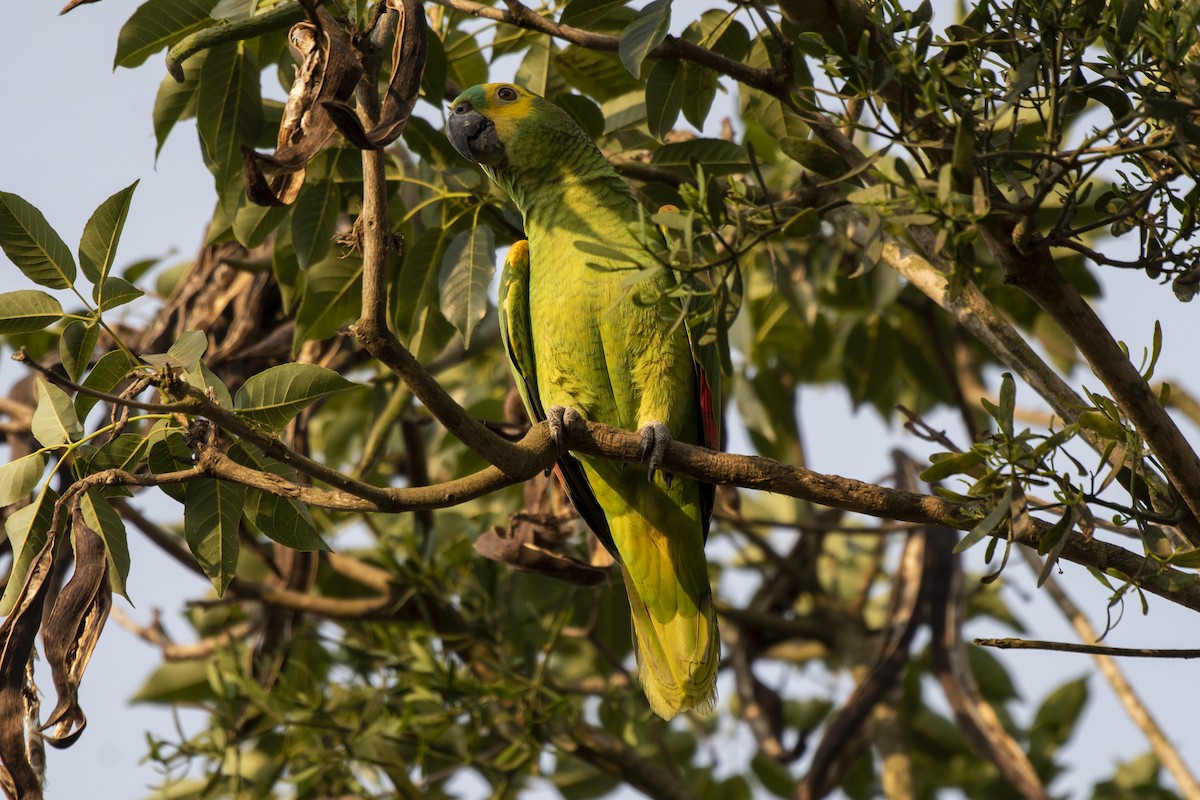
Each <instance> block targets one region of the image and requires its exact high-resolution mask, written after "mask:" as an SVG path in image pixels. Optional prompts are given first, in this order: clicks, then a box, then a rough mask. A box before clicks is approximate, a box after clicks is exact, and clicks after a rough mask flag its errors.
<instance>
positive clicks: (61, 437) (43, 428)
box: [30, 378, 83, 447]
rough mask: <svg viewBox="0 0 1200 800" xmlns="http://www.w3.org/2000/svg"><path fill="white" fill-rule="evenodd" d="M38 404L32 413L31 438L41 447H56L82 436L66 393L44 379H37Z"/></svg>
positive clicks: (72, 406) (80, 427) (81, 430)
mask: <svg viewBox="0 0 1200 800" xmlns="http://www.w3.org/2000/svg"><path fill="white" fill-rule="evenodd" d="M37 388H38V403H37V408H35V409H34V411H33V422H32V424H31V426H30V427H31V428H32V429H33V437H34V438H35V439H37V440H38V442H40V443H41V445H42V446H43V447H57V446H59V445H61V444H66V443H67V442H69V441H72V440H74V439H78V438H79V437H80V436H82V435H83V426H82V425H80V424H79V418H78V417H77V416H76V415H75V406H74V405H72V403H71V398H70V397H69V396H67V393H66V392H64V391H63V390H62V389H60V388H58V387H57V386H55V385H54V384H52V383H49V382H47V381H46V380H45V379H44V378H38V379H37Z"/></svg>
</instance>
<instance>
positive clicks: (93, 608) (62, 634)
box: [42, 506, 112, 749]
mask: <svg viewBox="0 0 1200 800" xmlns="http://www.w3.org/2000/svg"><path fill="white" fill-rule="evenodd" d="M71 536H72V543H73V545H74V549H75V572H74V574H73V575H72V576H71V580H70V581H69V582H68V583H67V585H66V586H65V587H63V590H62V593H61V594H60V595H59V596H58V600H57V601H56V602H55V603H54V609H53V610H52V611H51V612H50V618H49V619H48V620H46V624H45V625H44V626H43V628H42V641H43V642H44V643H45V651H46V661H47V662H48V663H49V664H50V670H51V674H52V675H53V676H54V691H55V692H56V693H57V695H58V705H56V706H55V707H54V710H53V711H52V712H50V717H49V719H47V720H46V722H45V724H44V725H42V730H43V731H45V730H47V729H51V732H50V733H47V734H45V738H46V741H47V742H48V743H49V744H50V745H51V746H53V747H57V748H60V749H61V748H65V747H70V746H71V745H72V744H74V743H75V741H76V740H77V739H78V738H79V735H80V734H81V733H83V729H84V728H85V727H87V717H86V716H85V715H84V713H83V709H82V708H80V706H79V682H80V681H81V680H83V673H84V670H86V669H87V665H88V662H89V661H90V660H91V658H92V652H93V651H94V650H95V649H96V643H97V642H98V641H99V640H100V632H101V631H102V630H104V623H105V621H106V620H107V619H108V612H109V610H110V609H111V608H112V588H111V587H110V586H109V583H108V562H107V560H106V559H105V557H104V541H103V539H101V538H100V536H99V534H97V533H96V532H95V531H93V530H92V529H91V528H89V527H88V526H87V525H86V524H85V523H84V521H83V514H82V512H80V510H79V507H78V506H76V507H75V509H74V513H73V514H72V525H71Z"/></svg>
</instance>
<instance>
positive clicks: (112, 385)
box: [75, 350, 132, 420]
mask: <svg viewBox="0 0 1200 800" xmlns="http://www.w3.org/2000/svg"><path fill="white" fill-rule="evenodd" d="M131 366H132V365H131V364H130V363H129V357H128V356H126V355H125V354H124V353H123V352H121V351H120V350H113V351H112V352H110V353H105V354H104V355H102V356H100V358H99V359H97V360H96V364H95V366H93V367H92V371H91V372H89V373H88V376H87V377H86V378H84V379H83V385H84V386H86V387H87V388H89V389H95V390H96V391H98V392H105V393H111V392H112V391H113V390H114V389H116V388H117V386H118V385H119V384H120V383H121V380H122V379H123V378H124V377H125V375H126V374H128V372H129V370H130V367H131ZM99 402H100V400H99V398H96V397H92V396H91V395H88V394H84V393H83V392H80V393H79V394H78V395H77V396H76V397H75V416H76V418H77V419H80V420H84V419H86V418H87V415H88V413H89V412H90V411H91V410H92V408H94V407H95V405H96V403H99Z"/></svg>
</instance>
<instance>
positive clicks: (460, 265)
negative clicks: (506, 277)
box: [441, 225, 496, 347]
mask: <svg viewBox="0 0 1200 800" xmlns="http://www.w3.org/2000/svg"><path fill="white" fill-rule="evenodd" d="M495 272H496V239H495V236H494V235H493V234H492V229H491V228H490V227H488V226H487V225H480V226H478V227H475V228H471V229H470V230H465V231H463V232H462V233H460V234H458V235H456V236H455V237H454V238H453V239H451V240H450V244H449V246H447V247H446V255H445V256H444V257H443V259H442V270H441V289H442V313H443V314H445V315H446V319H448V320H450V322H451V324H453V325H454V327H455V329H456V330H458V332H459V333H460V334H462V337H463V344H464V345H465V346H467V347H470V346H471V333H472V331H474V330H475V326H476V325H478V324H479V322H480V320H482V319H483V315H484V314H486V313H487V307H488V288H489V287H490V286H491V283H492V275H494V274H495Z"/></svg>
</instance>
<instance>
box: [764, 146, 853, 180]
mask: <svg viewBox="0 0 1200 800" xmlns="http://www.w3.org/2000/svg"><path fill="white" fill-rule="evenodd" d="M780 147H781V148H782V150H783V152H784V155H786V156H787V157H788V158H790V159H792V160H793V161H795V162H796V163H797V164H799V165H800V166H802V167H805V168H807V169H809V170H812V171H813V172H815V173H817V174H818V175H820V176H822V177H825V178H830V179H834V178H840V177H842V176H843V175H845V174H846V173H847V172H849V171H850V165H849V164H847V163H846V161H845V159H843V158H842V157H841V156H839V155H838V154H837V152H836V151H835V150H834V149H833V148H832V147H830V146H829V145H827V144H823V143H822V142H819V141H817V140H816V139H801V138H798V137H795V136H787V137H784V138H783V139H782V140H781V141H780Z"/></svg>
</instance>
